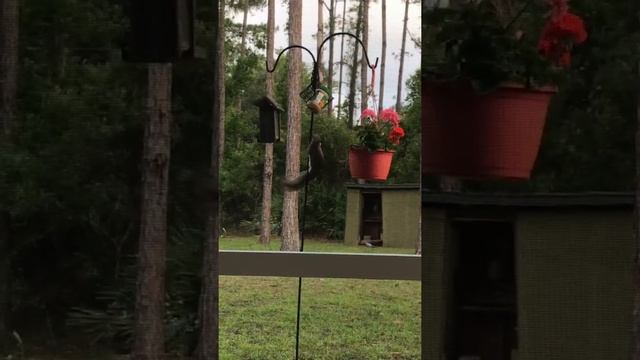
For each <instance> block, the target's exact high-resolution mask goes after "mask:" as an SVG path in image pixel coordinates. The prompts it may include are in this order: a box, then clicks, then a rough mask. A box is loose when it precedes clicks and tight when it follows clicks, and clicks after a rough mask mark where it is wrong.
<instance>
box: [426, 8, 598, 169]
mask: <svg viewBox="0 0 640 360" xmlns="http://www.w3.org/2000/svg"><path fill="white" fill-rule="evenodd" d="M567 1H568V0H538V1H534V0H528V1H526V2H524V1H520V0H468V1H464V2H463V3H462V4H460V6H459V7H458V8H455V9H431V10H428V11H427V14H426V15H427V16H426V21H427V23H428V24H429V25H430V26H431V27H432V29H435V31H434V32H431V33H430V34H429V35H432V36H431V37H429V36H427V43H429V42H432V43H433V44H435V48H434V49H432V50H433V51H434V53H435V54H436V55H435V56H433V54H432V56H429V55H427V56H426V57H425V59H426V63H425V64H423V65H424V69H425V71H424V74H423V82H422V97H423V98H422V112H423V115H422V147H423V153H422V166H423V172H425V173H434V174H441V175H452V176H460V177H474V178H482V177H499V178H511V179H528V178H529V177H530V174H531V170H532V168H533V165H534V163H535V160H536V158H537V154H538V149H539V146H540V141H541V138H542V132H543V129H544V123H545V120H546V115H547V108H548V105H549V102H550V99H551V97H552V96H553V95H554V93H555V92H556V91H557V86H558V84H559V83H560V81H561V80H562V77H563V76H564V75H566V73H567V71H566V70H567V68H569V67H570V65H571V52H572V50H573V48H574V46H575V45H576V44H580V43H582V42H584V41H585V40H586V38H587V32H586V30H585V26H584V23H583V21H582V19H581V18H580V17H579V16H577V15H574V14H572V13H571V12H570V11H569V6H568V3H567ZM436 50H438V51H439V52H438V51H436Z"/></svg>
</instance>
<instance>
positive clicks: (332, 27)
mask: <svg viewBox="0 0 640 360" xmlns="http://www.w3.org/2000/svg"><path fill="white" fill-rule="evenodd" d="M345 2H346V0H345ZM335 31H336V0H331V8H330V9H329V35H333V34H334V33H335ZM334 40H335V38H331V39H330V40H329V64H328V73H329V74H328V76H327V83H328V86H329V89H330V90H331V93H333V51H334V50H333V47H334V44H333V42H334ZM332 103H333V102H332V101H329V104H327V112H328V113H329V115H332V114H333V104H332Z"/></svg>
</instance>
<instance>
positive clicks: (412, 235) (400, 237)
mask: <svg viewBox="0 0 640 360" xmlns="http://www.w3.org/2000/svg"><path fill="white" fill-rule="evenodd" d="M419 224H420V192H419V191H418V190H394V191H383V192H382V231H383V234H382V240H383V241H384V246H385V247H394V248H415V247H416V244H417V241H418V236H419V232H420V229H419Z"/></svg>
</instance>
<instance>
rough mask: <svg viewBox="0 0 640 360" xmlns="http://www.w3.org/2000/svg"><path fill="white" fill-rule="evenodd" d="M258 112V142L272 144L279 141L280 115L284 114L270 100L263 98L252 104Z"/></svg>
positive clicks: (282, 110)
mask: <svg viewBox="0 0 640 360" xmlns="http://www.w3.org/2000/svg"><path fill="white" fill-rule="evenodd" d="M253 104H254V105H256V106H257V107H258V109H259V111H260V115H259V117H258V127H259V133H258V142H261V143H274V142H277V141H279V140H280V114H281V113H282V112H284V109H283V108H281V107H280V106H279V105H278V104H277V103H276V102H275V101H274V100H273V99H272V98H270V97H268V96H263V97H261V98H260V99H258V100H256V101H254V102H253Z"/></svg>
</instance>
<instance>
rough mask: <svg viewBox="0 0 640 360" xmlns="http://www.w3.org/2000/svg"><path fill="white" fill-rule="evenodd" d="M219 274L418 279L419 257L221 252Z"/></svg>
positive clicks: (419, 273) (419, 275)
mask: <svg viewBox="0 0 640 360" xmlns="http://www.w3.org/2000/svg"><path fill="white" fill-rule="evenodd" d="M219 259H220V275H232V276H276V277H280V276H282V277H303V278H350V279H376V280H415V281H419V280H420V277H421V271H420V269H421V266H420V264H421V256H420V255H396V254H362V253H358V254H350V253H327V252H287V251H240V250H221V251H220V257H219Z"/></svg>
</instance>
